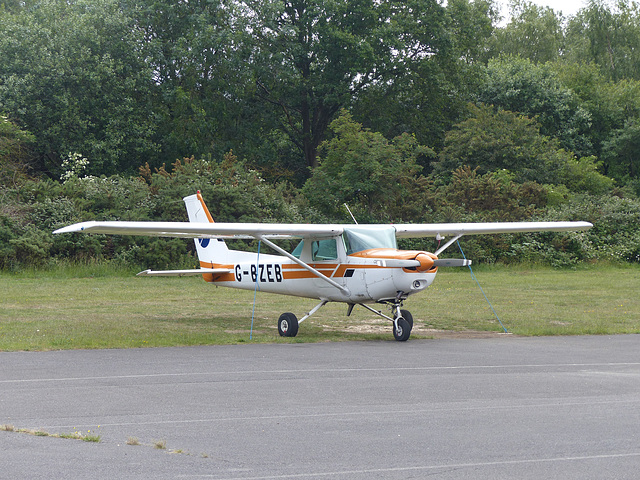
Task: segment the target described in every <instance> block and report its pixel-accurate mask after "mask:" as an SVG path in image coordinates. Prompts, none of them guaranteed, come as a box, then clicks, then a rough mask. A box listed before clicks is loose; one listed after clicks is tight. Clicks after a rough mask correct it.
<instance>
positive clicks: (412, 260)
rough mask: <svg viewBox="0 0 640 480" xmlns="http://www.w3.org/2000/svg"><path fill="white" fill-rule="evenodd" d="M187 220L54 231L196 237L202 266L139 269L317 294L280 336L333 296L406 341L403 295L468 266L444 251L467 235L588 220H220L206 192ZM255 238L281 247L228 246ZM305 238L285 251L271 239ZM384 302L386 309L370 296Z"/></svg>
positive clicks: (286, 320) (286, 321) (283, 322)
mask: <svg viewBox="0 0 640 480" xmlns="http://www.w3.org/2000/svg"><path fill="white" fill-rule="evenodd" d="M184 202H185V204H186V207H187V213H188V215H189V222H120V221H109V222H96V221H91V222H82V223H77V224H74V225H70V226H67V227H64V228H60V229H58V230H56V231H55V232H53V233H69V232H82V233H99V234H118V235H149V236H162V237H185V238H194V239H195V246H196V251H197V253H198V259H199V260H200V268H197V269H192V270H163V271H153V270H145V271H144V272H140V273H139V274H138V275H160V276H184V275H202V277H203V278H204V280H205V281H207V282H212V283H214V284H215V285H220V286H224V287H231V288H240V289H245V290H254V289H255V288H259V289H260V291H263V292H270V293H278V294H284V295H294V296H299V297H307V298H315V299H318V300H320V303H318V304H317V305H316V306H315V307H314V308H313V309H311V311H309V312H308V313H307V314H306V315H304V316H303V317H302V318H301V319H300V320H298V319H297V317H296V316H295V315H294V314H293V313H290V312H287V313H283V314H282V315H281V316H280V318H279V319H278V332H279V333H280V335H281V336H285V337H295V336H296V334H297V333H298V325H299V324H300V323H302V322H303V321H304V320H306V319H307V318H309V317H310V316H311V315H313V314H314V313H316V312H317V311H318V310H319V309H320V308H321V307H323V306H324V305H326V304H327V303H328V302H343V303H346V304H347V305H348V310H347V316H349V315H350V314H351V312H352V310H353V307H354V306H355V305H360V306H362V307H364V308H366V309H368V310H370V311H371V312H373V313H375V314H377V315H380V316H381V317H384V318H386V319H387V320H389V321H390V322H391V323H392V325H393V335H394V337H395V339H396V340H398V341H406V340H407V339H408V338H409V335H410V334H411V329H412V327H413V317H412V315H411V313H410V312H409V311H407V310H404V309H402V308H401V307H402V306H403V302H404V301H405V300H406V299H407V298H408V297H409V296H410V295H413V294H415V293H418V292H421V291H422V290H424V289H425V288H427V287H428V286H429V285H431V283H432V282H433V280H434V278H435V276H436V273H437V271H438V268H439V267H452V266H454V267H455V266H458V267H460V266H468V265H470V264H471V261H470V260H464V259H441V258H438V255H440V253H442V252H443V251H444V250H445V249H446V248H447V247H449V246H450V245H451V244H452V243H453V242H455V241H456V240H458V239H459V238H460V237H462V236H463V235H476V234H493V233H514V232H538V231H553V232H560V231H572V230H586V229H588V228H591V227H592V226H593V225H592V224H591V223H588V222H498V223H442V224H402V225H400V224H398V225H358V224H354V225H340V224H335V225H333V224H322V225H311V224H281V223H215V222H214V221H213V218H212V217H211V214H210V213H209V210H208V208H207V206H206V205H205V203H204V200H203V198H202V195H201V194H200V192H198V193H197V194H195V195H191V196H188V197H185V198H184ZM445 236H447V237H452V238H451V239H450V240H449V241H448V242H446V243H445V244H444V245H442V246H441V247H440V248H439V249H438V250H436V251H435V252H434V253H429V252H426V251H413V250H398V248H397V244H396V238H397V237H398V238H410V237H414V238H415V237H436V239H438V240H443V239H444V237H445ZM231 238H241V239H256V240H259V241H260V242H262V243H264V244H266V245H268V246H269V247H271V248H272V249H273V250H275V251H276V252H278V253H280V254H281V255H271V254H264V253H259V252H258V253H255V252H245V251H239V250H229V249H228V248H227V245H226V244H225V242H224V240H225V239H231ZM278 238H300V239H301V242H300V243H299V244H298V246H297V247H296V248H295V249H294V250H293V252H287V251H285V250H284V249H282V248H281V247H279V246H278V245H276V244H275V243H273V242H272V240H273V239H278ZM374 303H380V304H386V305H387V306H388V307H389V308H390V310H391V314H390V316H389V315H385V314H384V313H382V312H381V311H378V310H376V309H374V308H373V307H371V306H370V305H369V304H374Z"/></svg>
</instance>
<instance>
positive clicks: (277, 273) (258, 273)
mask: <svg viewBox="0 0 640 480" xmlns="http://www.w3.org/2000/svg"><path fill="white" fill-rule="evenodd" d="M234 271H235V275H236V281H238V282H241V281H242V279H243V278H245V277H247V276H249V272H251V281H252V282H254V283H255V282H256V281H259V282H260V283H267V282H268V283H274V282H277V283H280V282H282V280H284V277H283V276H282V265H280V264H279V263H261V264H259V265H255V264H253V265H251V268H250V270H243V269H242V266H241V265H239V264H238V265H236V266H235V268H234Z"/></svg>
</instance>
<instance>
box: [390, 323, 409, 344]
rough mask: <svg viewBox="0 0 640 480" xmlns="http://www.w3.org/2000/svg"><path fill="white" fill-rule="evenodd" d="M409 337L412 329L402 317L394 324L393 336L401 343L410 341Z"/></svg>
mask: <svg viewBox="0 0 640 480" xmlns="http://www.w3.org/2000/svg"><path fill="white" fill-rule="evenodd" d="M396 323H397V324H398V328H396ZM409 335H411V328H410V327H409V322H407V321H406V320H405V319H404V318H402V317H400V318H399V319H398V320H397V321H396V322H395V323H394V324H393V336H394V337H395V339H396V340H397V341H399V342H406V341H407V340H409Z"/></svg>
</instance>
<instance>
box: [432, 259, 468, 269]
mask: <svg viewBox="0 0 640 480" xmlns="http://www.w3.org/2000/svg"><path fill="white" fill-rule="evenodd" d="M469 265H471V260H467V259H465V258H439V259H438V260H434V261H433V266H434V267H468V266H469Z"/></svg>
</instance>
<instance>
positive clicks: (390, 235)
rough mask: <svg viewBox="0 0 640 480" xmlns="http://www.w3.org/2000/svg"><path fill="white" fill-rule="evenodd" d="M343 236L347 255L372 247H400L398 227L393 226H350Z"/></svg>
mask: <svg viewBox="0 0 640 480" xmlns="http://www.w3.org/2000/svg"><path fill="white" fill-rule="evenodd" d="M343 237H344V244H345V247H346V248H347V255H351V254H352V253H356V252H361V251H362V250H369V249H370V248H398V244H397V242H396V229H395V228H393V227H391V226H386V225H376V226H375V227H355V226H354V227H348V228H345V229H344V235H343Z"/></svg>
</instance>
